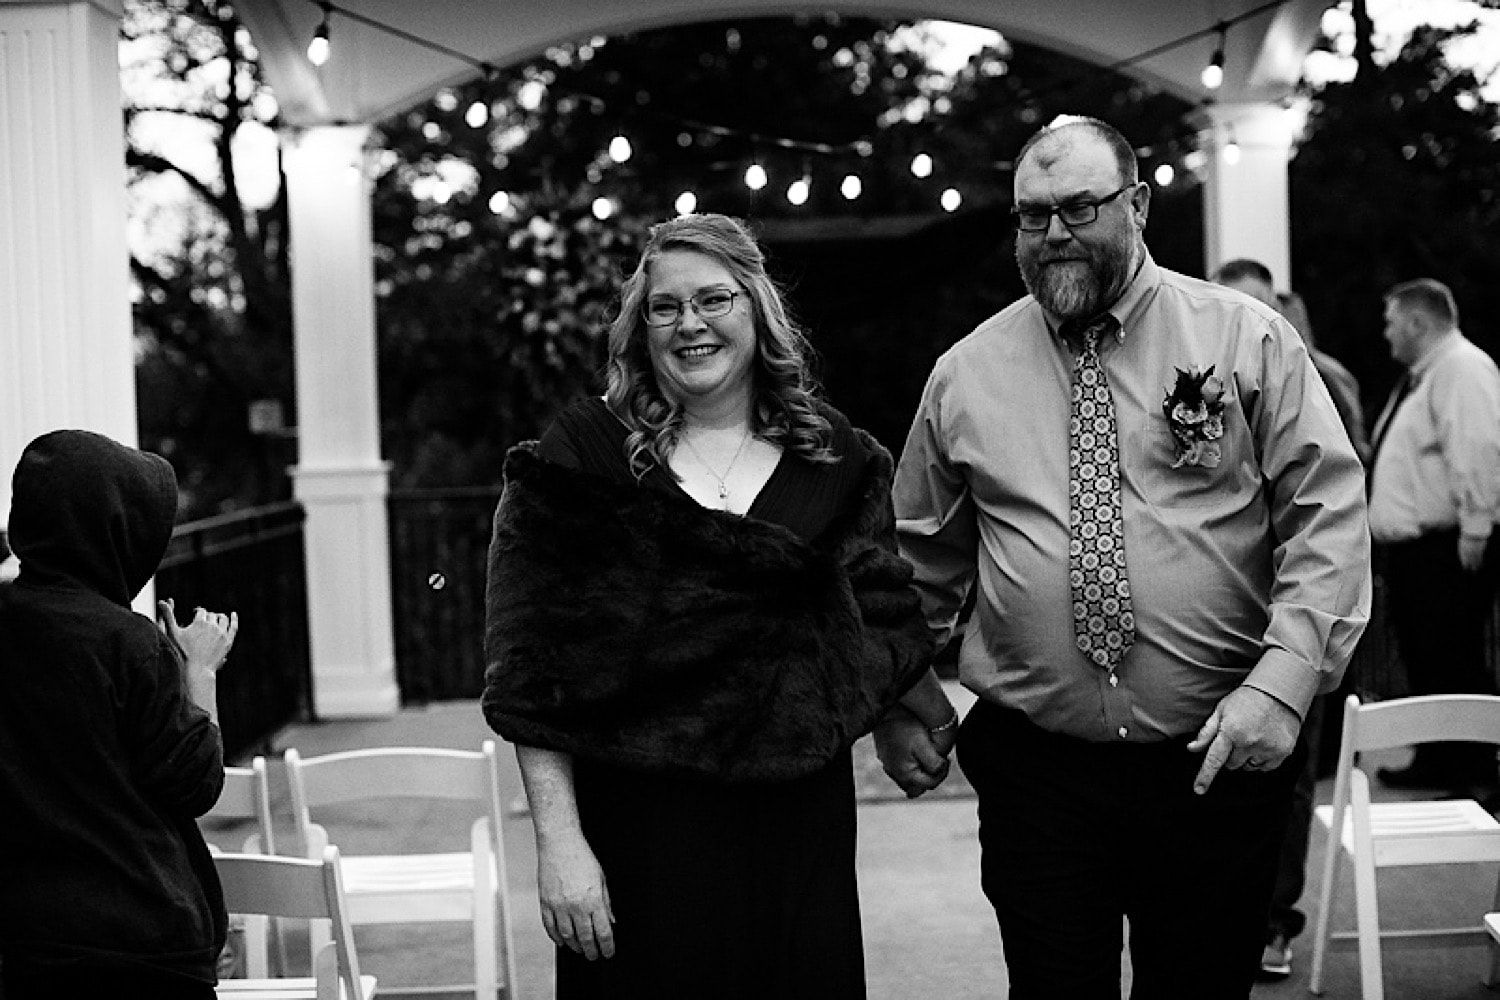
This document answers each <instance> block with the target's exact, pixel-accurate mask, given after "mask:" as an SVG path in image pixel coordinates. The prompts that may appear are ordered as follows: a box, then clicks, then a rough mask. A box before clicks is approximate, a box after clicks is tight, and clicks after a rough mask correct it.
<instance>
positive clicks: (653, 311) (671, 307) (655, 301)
mask: <svg viewBox="0 0 1500 1000" xmlns="http://www.w3.org/2000/svg"><path fill="white" fill-rule="evenodd" d="M739 294H740V293H739V292H732V291H730V290H729V289H727V288H705V289H704V290H703V291H701V292H699V293H698V294H696V295H694V296H692V297H691V298H687V299H674V298H670V297H668V296H665V295H663V296H659V297H656V298H651V299H647V300H646V304H645V305H643V306H641V315H642V316H644V317H645V319H646V325H647V326H672V325H674V324H675V323H677V322H678V321H679V320H680V319H682V311H683V310H684V309H686V308H687V307H688V306H689V305H691V306H692V307H693V312H695V313H697V314H698V315H699V316H700V317H701V318H703V319H718V318H719V317H720V316H728V315H729V313H730V312H731V311H732V310H733V309H734V299H735V296H737V295H739Z"/></svg>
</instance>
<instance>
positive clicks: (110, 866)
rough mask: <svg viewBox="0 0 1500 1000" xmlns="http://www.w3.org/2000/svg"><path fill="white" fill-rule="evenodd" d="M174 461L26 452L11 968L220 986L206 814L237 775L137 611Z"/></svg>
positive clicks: (1, 828)
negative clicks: (202, 826)
mask: <svg viewBox="0 0 1500 1000" xmlns="http://www.w3.org/2000/svg"><path fill="white" fill-rule="evenodd" d="M176 510H177V479H176V477H175V476H174V475H173V473H172V467H171V466H170V465H168V464H167V462H166V461H165V460H164V459H162V458H160V457H158V456H156V455H151V454H147V453H145V452H141V451H136V450H135V449H132V448H126V447H124V446H122V445H119V444H116V443H115V442H114V441H111V440H110V439H108V438H106V437H101V436H100V435H98V434H91V433H88V432H85V431H55V432H53V433H50V434H45V435H43V436H42V437H39V438H37V439H36V440H35V441H33V442H32V443H31V444H30V445H28V446H27V447H26V450H25V451H24V452H22V454H21V460H20V462H19V463H18V464H17V466H16V473H15V479H14V489H13V503H12V507H11V513H10V546H11V548H12V549H14V550H15V553H16V555H17V556H18V557H19V558H20V560H21V574H20V576H19V577H18V578H17V580H16V581H15V582H14V583H12V584H9V585H5V586H0V955H3V956H4V961H5V963H6V967H7V970H8V971H9V970H19V969H25V970H28V972H29V973H30V974H33V975H34V974H37V973H38V972H40V973H43V974H45V972H46V970H48V969H54V970H57V971H58V972H63V971H73V972H81V971H83V970H85V969H90V970H97V971H98V972H100V973H101V975H102V976H103V977H104V978H101V979H100V980H99V983H100V986H101V987H104V988H105V992H111V990H110V989H109V988H108V987H109V984H110V979H109V978H107V977H108V975H109V974H110V973H111V972H113V973H115V974H117V975H118V976H119V977H120V981H127V980H128V979H129V978H130V975H131V973H132V972H136V973H140V974H141V975H144V976H160V975H165V976H167V977H169V978H172V977H178V976H181V977H185V978H187V979H190V980H196V981H199V982H205V983H213V982H214V981H215V976H214V961H215V957H216V956H217V954H218V951H219V948H220V947H221V945H222V944H223V940H224V931H225V924H226V921H225V917H224V904H223V897H222V894H221V892H220V889H219V882H218V878H217V877H216V875H215V873H214V868H213V863H212V859H211V857H210V855H209V853H208V849H207V847H206V846H205V845H204V842H203V837H202V836H201V835H200V834H199V832H198V829H197V825H196V823H195V822H194V819H195V818H196V817H197V816H200V815H202V814H203V813H204V812H206V811H207V810H208V808H209V807H210V806H211V805H212V804H213V803H214V801H215V800H216V799H217V798H218V795H219V790H220V788H221V787H222V785H223V781H224V761H223V752H222V749H221V744H220V739H219V731H218V727H216V726H215V725H214V724H213V722H212V721H210V719H209V717H208V715H207V713H205V712H204V711H203V710H202V709H200V708H198V707H197V706H196V705H194V704H193V703H192V701H191V700H190V699H189V698H188V695H187V691H186V688H185V686H184V683H183V680H182V674H181V667H180V666H179V656H180V654H179V653H178V652H177V651H176V649H175V648H174V647H173V645H172V643H171V642H169V641H168V640H167V639H166V637H165V636H163V635H162V633H161V632H160V630H159V629H158V628H157V627H156V625H155V624H154V623H153V622H152V621H151V620H149V619H147V618H145V617H143V616H141V615H138V614H136V613H134V612H133V611H131V610H130V601H131V599H132V598H133V597H134V596H135V595H136V594H137V593H138V592H139V591H140V589H141V588H142V587H143V586H145V584H146V581H147V580H149V579H150V578H151V575H152V574H153V573H154V572H155V571H156V567H157V564H158V563H159V562H160V561H161V557H162V555H163V553H164V552H165V551H166V547H167V542H168V540H169V539H170V538H171V534H172V525H173V522H174V520H175V518H176Z"/></svg>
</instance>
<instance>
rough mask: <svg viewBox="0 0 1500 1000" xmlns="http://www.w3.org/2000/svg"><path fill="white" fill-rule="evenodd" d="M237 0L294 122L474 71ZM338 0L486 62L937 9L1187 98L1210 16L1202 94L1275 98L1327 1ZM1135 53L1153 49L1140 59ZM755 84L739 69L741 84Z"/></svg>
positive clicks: (1195, 87)
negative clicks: (618, 42)
mask: <svg viewBox="0 0 1500 1000" xmlns="http://www.w3.org/2000/svg"><path fill="white" fill-rule="evenodd" d="M235 6H236V9H237V10H238V11H239V13H240V15H241V17H242V18H243V19H244V22H245V24H246V26H247V27H248V28H249V29H250V33H251V35H252V37H253V38H254V40H255V44H256V47H257V48H258V49H259V51H260V56H261V61H262V65H263V66H264V68H265V72H266V75H267V78H268V80H269V82H270V84H271V87H272V89H273V91H274V92H275V93H276V96H277V99H278V100H279V101H280V104H281V112H282V117H283V119H284V120H285V121H286V122H287V123H288V124H290V125H293V126H307V125H320V124H332V123H357V122H373V121H376V120H378V119H380V118H383V117H385V116H387V115H389V114H391V113H393V112H396V111H399V110H401V109H403V108H406V107H409V106H411V105H413V104H417V103H419V102H421V101H424V100H426V99H427V98H428V97H430V96H431V95H432V94H433V92H434V91H436V90H437V89H439V88H441V87H444V86H448V85H451V84H455V83H459V82H461V81H463V80H465V79H468V78H471V77H473V76H475V75H476V73H477V71H476V69H475V68H474V66H473V65H472V63H469V62H465V61H464V60H463V59H460V58H457V57H455V56H452V55H446V54H443V53H441V52H437V51H433V50H432V49H431V48H428V47H426V46H423V45H420V44H416V43H414V42H412V41H410V40H406V39H402V38H400V37H397V36H396V35H393V34H391V33H389V32H386V31H382V30H380V29H378V28H373V27H370V26H368V25H365V24H361V23H359V22H358V21H357V20H354V19H351V18H350V17H346V16H341V15H340V14H338V13H335V14H334V15H333V20H332V38H333V44H334V57H333V58H332V59H330V60H329V62H328V63H327V64H326V65H324V66H322V67H314V66H313V65H312V64H311V63H310V62H309V61H308V59H307V55H306V51H307V43H308V41H309V40H310V39H311V38H312V36H313V32H314V31H315V30H316V28H317V25H318V22H319V20H320V19H321V16H322V14H321V11H320V9H319V7H318V4H317V3H316V2H314V0H239V2H238V3H237V4H236V5H235ZM337 6H339V7H341V8H346V9H348V10H350V11H352V12H354V13H356V14H359V15H362V16H363V17H366V18H369V19H370V20H372V21H375V22H378V23H379V24H381V25H386V26H389V27H391V28H395V29H397V30H399V31H404V32H407V33H409V34H411V35H414V36H417V37H419V38H421V39H423V40H425V41H428V42H433V43H436V44H438V45H441V46H447V47H448V48H450V49H453V50H455V51H456V52H459V53H462V54H463V55H465V56H469V57H472V58H473V59H476V60H481V61H483V62H486V63H489V64H491V65H494V66H507V65H510V64H513V63H516V62H520V61H522V60H525V59H528V58H531V57H533V56H535V55H537V54H538V53H540V52H543V51H545V50H546V49H547V48H548V47H549V46H552V45H555V44H557V43H559V42H564V41H572V40H577V39H583V38H588V37H591V36H594V35H606V36H608V35H617V34H622V33H625V32H632V31H640V30H644V29H650V28H659V27H664V26H667V25H671V24H683V23H687V22H695V21H709V20H723V19H729V18H741V17H766V16H784V15H791V14H798V13H803V14H805V13H810V12H816V13H824V12H836V13H841V14H846V15H851V16H853V15H865V16H877V17H893V18H936V19H941V20H948V21H961V22H965V23H968V24H975V25H980V26H984V27H989V28H995V29H997V30H999V31H1000V32H1002V33H1003V34H1005V35H1006V36H1007V37H1010V38H1013V39H1015V40H1017V41H1025V42H1030V43H1032V44H1036V45H1041V46H1044V47H1046V48H1049V49H1054V50H1056V51H1060V52H1066V53H1068V54H1070V55H1073V56H1076V57H1078V58H1081V59H1084V60H1087V61H1089V62H1091V63H1093V64H1095V65H1100V66H1113V65H1118V64H1127V65H1126V66H1125V72H1128V73H1131V74H1133V75H1135V76H1137V77H1139V78H1141V79H1143V80H1145V81H1146V82H1148V83H1150V84H1152V85H1154V86H1157V87H1159V88H1161V89H1163V90H1165V91H1167V92H1168V93H1171V94H1174V95H1176V96H1179V97H1182V98H1184V99H1186V100H1189V101H1193V102H1197V101H1200V100H1202V99H1203V98H1205V97H1207V96H1209V92H1208V91H1206V90H1205V89H1204V87H1203V85H1202V83H1201V82H1200V80H1199V74H1200V73H1201V71H1202V69H1203V67H1204V65H1206V64H1207V63H1208V61H1209V59H1210V58H1211V57H1212V55H1213V51H1214V48H1215V47H1216V44H1217V38H1216V34H1215V32H1214V31H1213V29H1214V27H1215V26H1216V25H1218V24H1220V23H1223V22H1233V24H1232V26H1231V27H1230V28H1229V29H1228V33H1227V44H1226V46H1225V55H1226V59H1225V75H1224V85H1223V86H1222V87H1221V88H1220V89H1219V91H1218V92H1217V94H1214V95H1213V96H1214V97H1215V98H1216V99H1217V100H1218V101H1220V102H1223V103H1229V104H1232V103H1241V102H1261V101H1275V100H1278V99H1280V98H1282V97H1284V96H1286V95H1287V94H1288V93H1290V91H1291V90H1292V88H1293V87H1294V86H1295V85H1296V83H1297V79H1298V77H1299V75H1300V73H1301V66H1302V59H1303V57H1304V56H1305V55H1306V54H1307V52H1308V50H1309V49H1310V48H1311V46H1312V44H1313V42H1314V41H1315V40H1316V38H1317V31H1318V22H1319V18H1320V17H1321V16H1322V13H1323V11H1324V9H1325V8H1327V7H1328V6H1329V2H1328V0H1285V2H1283V3H1280V4H1271V3H1268V2H1267V0H1047V2H1042V0H1029V2H1016V0H1012V2H1000V0H910V2H905V3H898V2H870V0H864V2H861V0H821V2H820V3H818V4H817V5H816V6H813V5H808V4H799V3H795V2H789V0H734V2H731V3H705V2H704V0H630V2H628V3H626V2H622V0H504V2H500V0H428V2H423V3H413V2H411V0H342V2H340V3H338V4H337ZM1261 8H1266V9H1264V10H1261ZM1257 11H1259V12H1258V13H1252V12H1257ZM1246 15H1251V16H1246ZM1241 17H1244V20H1239V18H1241ZM1200 32H1201V33H1202V37H1197V38H1196V39H1195V40H1193V41H1191V42H1188V43H1186V44H1180V45H1175V44H1173V43H1175V42H1178V41H1179V40H1181V39H1184V38H1188V37H1189V36H1194V35H1195V34H1198V33H1200ZM1159 50H1160V51H1159ZM1146 53H1156V54H1155V55H1152V56H1151V57H1150V58H1145V59H1142V58H1140V57H1141V56H1142V55H1143V54H1146ZM752 86H753V81H748V80H747V81H746V87H747V97H748V96H749V94H748V89H749V88H750V87H752Z"/></svg>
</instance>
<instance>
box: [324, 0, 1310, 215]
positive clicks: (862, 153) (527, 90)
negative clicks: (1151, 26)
mask: <svg viewBox="0 0 1500 1000" xmlns="http://www.w3.org/2000/svg"><path fill="white" fill-rule="evenodd" d="M308 2H309V3H312V4H314V5H316V6H317V7H318V8H319V9H320V10H321V11H322V18H321V20H320V23H319V25H318V28H317V30H316V31H315V32H314V36H313V41H312V43H311V44H310V45H309V46H308V59H309V60H310V61H312V62H313V63H314V64H315V65H318V66H321V65H323V64H324V63H326V62H327V61H328V59H329V58H330V56H331V54H332V47H331V44H330V41H329V25H330V21H331V16H332V14H333V13H338V14H340V15H341V16H344V17H347V18H349V19H350V20H352V21H354V22H356V23H359V24H363V25H366V26H368V27H370V28H373V29H375V30H377V31H381V32H384V33H385V34H388V35H391V36H392V37H396V38H400V39H403V40H405V41H408V42H410V43H412V44H415V45H418V46H421V47H423V48H426V49H428V50H431V51H433V52H439V53H442V54H444V55H446V56H448V57H450V58H452V59H454V60H457V61H460V62H463V63H466V64H468V65H471V66H473V67H474V68H476V69H478V70H480V71H481V73H482V74H483V78H484V79H485V80H486V81H489V82H493V81H495V80H496V79H498V78H499V70H498V68H497V67H495V66H494V65H493V64H491V63H488V62H486V61H483V60H480V59H476V58H474V57H472V56H470V55H468V54H466V53H464V52H461V51H459V50H457V49H453V48H450V47H448V46H446V45H443V44H441V43H438V42H434V41H432V40H431V39H427V38H422V37H421V36H418V35H414V34H412V33H410V32H407V31H405V30H403V29H401V28H397V27H395V26H393V25H390V24H385V23H382V22H380V21H378V20H376V19H374V18H371V17H369V16H367V15H365V14H361V13H359V12H358V11H355V10H349V9H346V8H344V7H342V6H340V5H338V4H337V3H334V2H332V0H308ZM1288 2H1289V0H1265V2H1262V3H1260V4H1257V5H1256V6H1255V7H1253V8H1250V9H1247V10H1245V11H1242V12H1241V13H1239V14H1237V15H1235V16H1234V17H1231V18H1227V19H1224V20H1221V21H1218V22H1216V23H1215V24H1214V25H1213V26H1211V27H1208V28H1200V29H1197V30H1194V31H1192V32H1190V33H1188V34H1186V35H1184V36H1181V37H1179V38H1176V39H1172V40H1169V41H1167V42H1164V43H1162V44H1160V45H1157V46H1155V47H1153V48H1152V49H1150V50H1148V51H1145V52H1142V53H1138V54H1136V55H1133V56H1130V57H1127V58H1125V59H1122V60H1118V61H1116V62H1115V63H1112V64H1110V65H1108V66H1101V67H1096V68H1094V69H1092V70H1091V71H1090V72H1089V74H1088V75H1089V76H1093V75H1097V74H1099V73H1105V72H1118V71H1120V70H1122V69H1125V68H1127V67H1129V66H1132V65H1135V64H1137V63H1140V62H1143V61H1146V60H1148V59H1151V58H1154V57H1156V56H1158V55H1161V54H1162V53H1164V52H1167V51H1170V50H1173V49H1176V48H1179V47H1181V46H1183V45H1186V44H1188V43H1191V42H1195V41H1197V40H1199V39H1202V38H1205V37H1208V36H1210V35H1214V34H1217V36H1218V39H1217V45H1216V47H1215V50H1214V54H1213V58H1212V59H1211V60H1210V62H1209V65H1208V66H1207V67H1205V69H1204V71H1203V74H1202V81H1203V85H1204V86H1205V87H1206V88H1208V89H1210V90H1214V89H1217V88H1219V87H1221V86H1222V84H1223V80H1224V51H1225V42H1226V39H1227V34H1228V29H1229V28H1230V27H1233V26H1234V25H1236V24H1238V23H1240V22H1241V21H1245V20H1248V19H1250V18H1253V17H1258V16H1260V15H1261V14H1264V13H1265V12H1267V11H1271V10H1274V9H1276V8H1279V7H1281V6H1284V5H1285V4H1286V3H1288ZM1077 82H1078V81H1062V82H1061V83H1060V84H1057V85H1054V86H1064V87H1071V86H1074V85H1075V84H1076V83H1077ZM549 89H550V88H549V85H548V84H547V83H546V82H543V80H541V79H537V78H534V77H533V78H530V79H526V80H524V81H522V82H521V83H520V84H519V85H518V86H517V87H516V89H515V95H514V100H515V102H516V105H517V106H518V107H520V108H521V109H523V110H526V111H536V110H538V109H539V108H540V107H541V105H542V103H543V101H544V100H546V97H547V94H548V92H549ZM1023 96H1027V97H1028V99H1030V100H1033V101H1034V100H1035V98H1036V94H1035V93H1033V94H1031V95H1023ZM563 100H566V101H570V102H576V101H584V102H587V103H588V104H589V105H590V106H592V107H593V108H594V110H595V111H601V112H602V111H604V110H606V108H607V105H606V102H605V101H604V100H603V99H602V98H599V97H597V96H595V95H592V94H587V93H584V92H581V91H574V90H569V91H568V93H567V95H566V96H565V97H564V98H563ZM653 113H655V114H657V115H658V116H660V117H663V118H666V119H668V120H670V121H672V122H674V123H675V124H676V125H677V126H678V128H679V129H680V131H679V132H678V133H677V143H678V145H679V146H682V147H684V148H686V147H690V146H692V145H693V144H694V143H695V142H697V141H698V137H700V136H701V137H703V141H704V143H705V145H710V144H712V142H713V141H716V140H717V139H719V138H737V139H741V140H747V141H748V142H749V143H750V144H751V145H752V147H755V146H759V147H760V148H761V149H765V148H766V147H767V145H768V144H769V145H771V146H774V147H776V148H778V149H783V150H789V151H800V152H802V153H804V154H817V155H823V156H844V155H857V156H859V157H861V158H868V157H871V156H873V155H874V153H875V146H874V143H872V142H871V141H870V140H869V139H868V138H861V139H856V140H853V141H851V142H845V143H838V144H830V143H823V142H814V141H810V140H804V139H792V138H789V137H784V136H775V135H766V134H762V133H758V132H753V131H748V130H745V129H740V128H733V127H729V126H725V125H718V124H714V123H710V122H703V121H694V120H691V119H687V118H683V117H681V116H678V115H673V114H667V113H662V112H653ZM490 116H491V108H490V106H489V105H488V104H487V103H485V102H483V101H475V102H473V103H472V104H471V105H470V106H469V107H468V109H467V110H466V113H465V116H464V119H465V121H466V122H467V123H468V124H469V125H470V127H472V128H481V127H483V126H484V125H485V124H486V123H487V122H488V121H489V119H490ZM1222 127H1224V128H1225V129H1226V142H1225V143H1224V144H1223V145H1222V146H1220V147H1219V148H1220V150H1221V151H1222V154H1223V161H1224V162H1225V163H1226V164H1229V165H1233V164H1235V163H1238V162H1239V159H1240V155H1241V151H1240V147H1239V144H1238V142H1237V141H1236V140H1235V136H1234V129H1233V125H1232V123H1223V125H1222ZM1205 131H1211V129H1209V130H1200V131H1199V132H1198V133H1197V134H1196V137H1197V139H1198V141H1199V142H1200V143H1201V141H1202V136H1203V134H1204V132H1205ZM1193 138H1194V137H1193V136H1192V135H1189V136H1188V137H1187V139H1188V141H1189V142H1190V141H1191V140H1192V139H1193ZM1179 141H1181V140H1179V139H1173V140H1170V141H1169V148H1168V149H1167V151H1166V154H1165V155H1166V156H1171V157H1174V158H1175V154H1174V153H1173V149H1175V148H1176V147H1177V146H1178V143H1179ZM1210 148H1211V147H1210ZM1148 153H1149V150H1148V151H1146V152H1142V153H1140V155H1141V156H1142V158H1143V159H1144V158H1146V157H1147V155H1148ZM608 154H609V156H610V159H612V160H613V161H614V162H616V163H624V162H625V161H627V160H628V159H630V158H631V157H632V156H633V155H634V150H633V148H632V146H631V144H630V141H629V139H628V138H627V137H626V136H624V135H616V136H615V137H614V138H613V139H612V140H611V141H610V144H609V147H608ZM1159 156H1161V154H1156V155H1152V156H1151V158H1153V159H1155V158H1158V157H1159ZM1206 157H1207V154H1206V153H1205V152H1204V151H1203V148H1202V146H1200V147H1199V148H1197V149H1192V148H1189V149H1188V150H1187V151H1186V152H1185V153H1183V154H1181V159H1182V167H1183V169H1186V170H1188V171H1189V172H1190V173H1192V174H1195V175H1196V174H1198V173H1199V172H1200V171H1201V169H1202V164H1203V162H1204V161H1205V160H1206ZM1195 163H1196V165H1195ZM993 166H994V167H995V168H996V169H1000V170H1009V169H1013V167H1014V165H1013V164H1011V163H1008V162H996V163H994V164H993ZM909 168H910V170H911V173H912V175H913V176H914V177H916V178H918V179H925V178H928V177H931V176H932V175H933V173H934V171H935V169H936V166H935V163H934V161H933V158H932V156H931V155H930V154H929V153H926V152H920V153H918V154H916V155H915V156H913V157H912V160H911V163H910V165H909ZM600 176H601V179H602V174H601V175H600ZM1154 177H1155V179H1156V181H1157V183H1158V184H1159V185H1162V186H1166V185H1169V184H1171V183H1172V182H1173V181H1174V180H1176V177H1177V168H1176V167H1174V166H1173V164H1172V163H1170V162H1160V163H1158V165H1157V167H1156V170H1155V172H1154ZM744 182H745V185H746V187H748V188H749V189H750V190H751V191H760V190H762V189H763V188H765V187H766V186H767V185H768V184H769V183H770V178H769V176H768V174H767V172H766V167H765V166H764V165H763V164H762V163H761V162H760V161H759V160H758V158H757V159H756V160H755V161H754V162H752V163H751V164H750V165H749V167H748V168H747V169H746V170H745V173H744ZM811 187H812V176H811V169H810V167H809V166H808V165H807V164H806V163H804V165H803V172H802V176H801V177H799V178H798V179H797V180H795V181H793V182H792V183H791V184H790V185H788V187H787V190H786V196H787V199H788V201H790V202H791V203H792V204H794V205H802V204H805V203H806V202H807V201H808V200H809V198H810V195H811ZM863 190H864V185H863V182H862V180H861V178H860V177H859V175H858V174H856V173H852V172H851V173H848V174H846V175H845V176H844V178H843V180H842V182H841V183H840V185H839V192H840V194H841V195H843V197H844V198H845V199H846V200H848V201H854V200H856V199H857V198H859V197H860V196H861V195H862V194H863ZM939 203H940V204H941V205H942V207H943V209H944V210H945V211H948V212H953V211H957V209H958V208H959V207H960V206H961V205H962V203H963V196H962V194H961V193H960V192H959V191H958V189H957V188H952V187H950V188H946V189H945V190H944V191H943V192H942V194H941V195H940V196H939ZM675 205H676V207H677V209H678V211H679V213H681V214H690V213H691V212H693V211H696V210H697V206H698V198H697V195H696V194H694V193H693V192H692V191H687V190H685V191H682V192H681V193H679V195H678V196H677V199H676V201H675ZM489 206H490V210H491V211H492V212H495V213H496V214H501V213H505V212H514V211H515V210H516V209H517V207H518V206H517V203H516V201H515V199H514V197H513V196H512V195H510V194H509V193H508V192H503V191H497V192H495V193H494V194H493V195H492V196H491V197H490V199H489ZM592 210H593V213H594V215H595V217H597V218H599V219H600V220H604V219H607V218H610V217H612V216H613V215H615V214H616V213H617V212H618V211H619V206H618V204H617V203H616V202H615V201H613V200H611V199H610V198H608V197H604V196H600V197H598V198H596V199H595V200H594V202H593V204H592Z"/></svg>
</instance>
